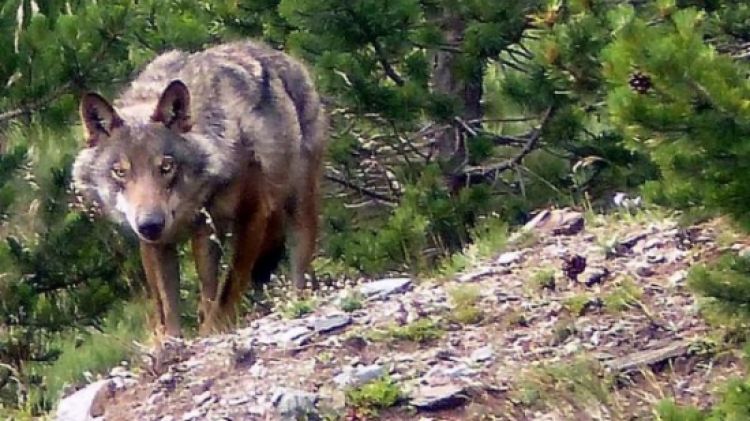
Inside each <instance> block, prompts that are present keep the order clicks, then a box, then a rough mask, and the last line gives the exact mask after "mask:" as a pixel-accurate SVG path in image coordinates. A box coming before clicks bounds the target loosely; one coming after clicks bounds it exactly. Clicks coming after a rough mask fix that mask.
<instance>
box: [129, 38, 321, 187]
mask: <svg viewBox="0 0 750 421" xmlns="http://www.w3.org/2000/svg"><path fill="white" fill-rule="evenodd" d="M175 79H180V80H182V81H183V82H184V83H185V84H186V85H187V86H188V88H189V90H190V95H191V103H192V104H191V112H192V119H193V130H192V131H191V133H190V134H189V135H188V137H192V138H193V140H194V141H196V142H201V143H202V144H203V145H204V149H205V150H206V154H207V155H209V156H211V157H212V160H213V162H212V164H210V165H209V169H212V170H213V171H210V172H212V173H213V175H214V176H218V177H222V176H226V177H231V174H232V173H234V172H235V170H236V168H237V167H238V166H239V165H243V160H242V159H241V158H242V157H245V156H253V157H254V158H255V159H258V160H260V161H261V163H262V165H263V167H264V169H265V170H266V171H267V173H268V175H269V177H270V179H272V180H275V181H277V182H279V183H281V184H288V183H285V181H292V180H287V178H288V177H292V178H294V177H303V176H305V174H304V173H305V172H308V171H309V170H310V168H307V162H306V161H314V162H317V161H319V160H320V156H321V155H322V149H323V142H324V138H325V127H326V125H327V122H326V118H325V113H324V112H323V110H322V107H321V103H320V100H319V96H318V94H317V92H316V90H315V88H314V86H313V83H312V81H311V80H310V76H309V75H308V72H307V71H306V69H305V67H304V66H303V65H302V64H301V63H299V62H298V61H296V60H295V59H293V58H291V57H290V56H288V55H286V54H284V53H282V52H280V51H276V50H273V49H271V48H269V47H267V46H265V45H263V44H260V43H256V42H250V41H243V42H235V43H230V44H223V45H219V46H216V47H212V48H209V49H207V50H204V51H201V52H197V53H193V54H187V53H184V52H179V51H172V52H168V53H165V54H162V55H160V56H159V57H157V58H156V59H155V60H154V61H152V62H151V63H150V64H149V65H148V66H147V67H146V68H145V69H144V70H143V71H142V72H141V73H140V74H139V76H138V77H137V78H136V79H135V80H134V81H133V82H132V84H131V85H130V87H129V88H128V89H127V90H126V91H125V92H124V93H123V94H122V95H121V96H120V98H119V99H118V100H117V101H116V103H115V106H116V107H117V108H118V109H121V110H122V114H123V117H125V118H126V119H128V120H134V121H138V120H140V121H144V122H145V121H147V120H148V118H149V117H150V114H149V112H150V110H153V109H154V107H155V105H156V103H157V101H158V98H159V95H160V94H161V92H162V91H163V89H164V87H165V86H166V85H167V84H168V83H169V82H170V81H172V80H175ZM289 168H293V169H298V168H299V169H300V171H301V172H302V174H295V173H289V171H288V169H289Z"/></svg>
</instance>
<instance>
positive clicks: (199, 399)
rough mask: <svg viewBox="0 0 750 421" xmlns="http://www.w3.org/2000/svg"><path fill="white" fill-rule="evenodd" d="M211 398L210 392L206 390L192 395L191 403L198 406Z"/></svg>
mask: <svg viewBox="0 0 750 421" xmlns="http://www.w3.org/2000/svg"><path fill="white" fill-rule="evenodd" d="M211 398H212V396H211V392H210V391H208V390H207V391H205V392H203V393H201V394H199V395H196V396H193V403H194V404H196V405H198V406H203V404H205V403H206V402H208V401H210V400H211Z"/></svg>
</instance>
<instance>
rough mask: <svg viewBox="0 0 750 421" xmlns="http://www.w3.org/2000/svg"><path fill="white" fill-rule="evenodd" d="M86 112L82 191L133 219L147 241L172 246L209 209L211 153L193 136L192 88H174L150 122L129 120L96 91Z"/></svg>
mask: <svg viewBox="0 0 750 421" xmlns="http://www.w3.org/2000/svg"><path fill="white" fill-rule="evenodd" d="M151 107H154V106H153V104H152V105H151ZM80 112H81V119H82V121H83V126H84V131H85V135H86V147H85V148H84V149H83V150H82V151H81V152H80V153H79V155H78V157H77V158H76V161H75V163H74V167H73V179H74V184H75V187H76V189H77V190H78V191H79V192H81V193H82V194H83V195H84V197H86V198H87V199H89V200H92V201H94V202H95V203H97V204H99V205H101V206H102V207H103V208H104V209H105V210H106V211H107V213H108V214H109V215H110V216H111V217H113V218H114V219H115V220H117V221H118V222H126V221H127V223H128V224H129V225H130V227H131V228H132V229H133V230H134V231H135V232H136V233H137V234H138V236H139V237H140V238H141V239H142V240H144V241H147V242H162V241H168V240H169V239H170V238H171V237H172V236H173V235H174V234H175V231H177V230H178V228H179V226H180V225H182V224H183V223H184V222H185V221H186V220H187V219H189V218H192V217H193V216H194V214H195V212H196V211H197V210H198V209H199V208H200V207H201V206H202V202H203V200H204V199H205V197H204V196H205V191H206V188H205V184H206V183H205V178H206V177H203V176H202V175H203V172H204V170H205V166H206V156H205V153H204V152H203V151H202V150H201V149H200V148H199V147H198V146H197V145H195V144H193V142H191V141H190V140H189V139H187V138H186V137H185V135H186V134H187V133H188V132H189V131H190V129H191V119H190V94H189V92H188V89H187V87H186V86H185V85H184V84H183V83H182V82H180V81H174V82H172V83H170V84H169V86H167V87H166V89H165V90H164V92H163V93H162V94H161V97H160V98H159V100H158V102H157V103H156V106H155V108H153V109H152V110H149V111H147V118H140V119H138V118H132V117H126V118H123V117H121V116H120V115H119V114H118V112H117V111H116V110H115V109H114V107H112V105H110V103H109V102H107V100H105V99H104V98H102V97H101V96H100V95H99V94H96V93H88V94H86V95H84V97H83V98H82V100H81V106H80ZM130 114H132V113H126V114H123V115H125V116H129V115H130Z"/></svg>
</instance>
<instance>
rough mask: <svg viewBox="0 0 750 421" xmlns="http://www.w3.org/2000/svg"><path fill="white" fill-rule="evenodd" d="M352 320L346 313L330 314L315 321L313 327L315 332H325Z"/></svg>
mask: <svg viewBox="0 0 750 421" xmlns="http://www.w3.org/2000/svg"><path fill="white" fill-rule="evenodd" d="M351 322H352V317H351V316H350V315H348V314H332V315H329V316H325V317H323V318H320V319H318V320H316V321H315V323H314V325H313V329H315V331H316V332H317V333H327V332H331V331H334V330H336V329H340V328H342V327H344V326H346V325H348V324H349V323H351Z"/></svg>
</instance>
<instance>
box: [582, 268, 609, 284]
mask: <svg viewBox="0 0 750 421" xmlns="http://www.w3.org/2000/svg"><path fill="white" fill-rule="evenodd" d="M583 275H584V278H585V281H584V283H585V284H586V286H587V287H592V286H594V285H596V284H601V283H602V282H604V280H605V279H607V278H608V277H609V275H610V272H609V269H607V268H591V269H590V270H587V271H584V273H583Z"/></svg>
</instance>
